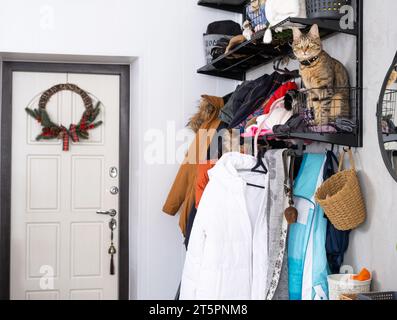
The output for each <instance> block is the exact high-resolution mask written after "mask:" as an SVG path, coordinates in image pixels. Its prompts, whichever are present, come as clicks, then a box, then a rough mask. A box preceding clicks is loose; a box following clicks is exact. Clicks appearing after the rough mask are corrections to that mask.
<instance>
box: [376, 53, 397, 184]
mask: <svg viewBox="0 0 397 320" xmlns="http://www.w3.org/2000/svg"><path fill="white" fill-rule="evenodd" d="M377 115H378V134H379V143H380V148H381V150H382V156H383V160H384V162H385V164H386V167H387V168H388V170H389V172H390V174H391V175H392V176H393V178H394V179H395V180H396V181H397V54H396V56H395V58H394V61H393V63H392V65H391V66H390V69H389V70H388V72H387V75H386V78H385V82H384V83H383V87H382V91H381V95H380V97H379V103H378V112H377Z"/></svg>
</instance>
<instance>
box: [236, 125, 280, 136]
mask: <svg viewBox="0 0 397 320" xmlns="http://www.w3.org/2000/svg"><path fill="white" fill-rule="evenodd" d="M258 130H259V128H258V127H257V126H251V127H249V128H247V131H246V132H244V133H243V134H241V136H242V137H243V138H252V137H255V135H256V133H257V132H258ZM268 134H273V130H269V129H262V130H261V133H260V134H259V136H260V137H263V136H265V135H268Z"/></svg>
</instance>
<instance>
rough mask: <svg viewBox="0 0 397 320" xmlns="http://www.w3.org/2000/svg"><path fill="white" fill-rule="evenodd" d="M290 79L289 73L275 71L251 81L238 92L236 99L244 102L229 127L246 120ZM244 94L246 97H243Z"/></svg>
mask: <svg viewBox="0 0 397 320" xmlns="http://www.w3.org/2000/svg"><path fill="white" fill-rule="evenodd" d="M289 79H290V76H288V75H283V74H279V73H278V72H273V73H272V74H271V75H268V74H265V75H263V76H262V77H260V78H258V79H256V80H253V81H251V83H250V84H249V86H247V87H246V88H245V87H244V89H242V90H239V91H238V92H237V95H238V96H237V97H236V98H235V99H236V101H243V103H242V104H240V105H239V106H238V109H237V110H236V112H235V114H234V117H233V120H232V121H231V122H230V123H229V128H230V129H232V128H235V127H237V126H238V125H239V124H240V123H242V122H243V121H244V120H246V119H247V118H248V117H249V116H250V115H251V114H253V113H254V112H255V111H256V110H258V109H259V108H260V106H261V105H262V104H263V103H264V102H265V101H266V100H267V99H268V98H269V97H270V96H271V94H273V93H274V91H276V90H277V89H278V88H279V87H280V86H281V85H282V84H283V82H285V81H287V80H289ZM247 90H248V93H247ZM240 91H241V92H240ZM240 95H241V96H240ZM243 96H244V98H242V97H243ZM236 104H238V102H236Z"/></svg>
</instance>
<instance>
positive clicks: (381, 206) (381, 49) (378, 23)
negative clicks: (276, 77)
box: [249, 0, 397, 291]
mask: <svg viewBox="0 0 397 320" xmlns="http://www.w3.org/2000/svg"><path fill="white" fill-rule="evenodd" d="M395 12H397V1H395V0H381V1H373V0H365V5H364V34H365V35H364V106H363V107H364V147H363V148H362V149H357V150H354V152H355V159H356V163H357V165H358V168H359V176H360V180H361V183H362V188H363V189H364V194H365V199H366V205H367V209H368V219H367V221H366V223H365V224H364V225H363V226H361V227H359V228H358V229H356V230H354V231H353V232H352V234H351V238H350V239H351V242H350V246H349V250H348V253H347V255H346V257H345V264H347V265H351V266H353V268H354V271H355V272H359V271H360V270H361V268H363V267H365V268H367V269H369V270H370V271H373V274H374V282H373V290H395V291H396V290H397V276H396V274H395V270H397V182H395V181H394V180H393V178H392V177H391V176H390V175H389V172H388V171H387V169H386V166H385V165H384V163H383V160H382V156H381V152H380V148H379V144H378V136H377V122H376V106H377V102H378V99H379V95H380V90H381V87H382V84H383V81H384V78H385V76H386V73H387V71H388V69H389V67H390V65H391V63H392V61H393V58H394V55H395V53H396V49H397V19H396V15H395ZM354 41H355V40H354V38H352V37H351V36H347V35H337V36H335V37H333V38H330V39H328V40H326V41H325V43H324V46H325V49H326V50H327V51H328V52H329V53H330V54H331V55H332V56H333V57H335V58H338V59H339V60H340V61H342V62H343V63H344V64H345V65H346V66H347V68H348V69H349V72H350V75H351V79H352V80H354V79H355V75H354V68H355V65H354V63H355V62H354V57H355V42H354ZM291 67H292V64H291ZM295 67H296V65H295ZM271 70H272V68H271V67H270V68H269V67H267V68H262V69H259V70H255V71H254V72H252V73H251V74H250V75H249V77H250V78H255V77H257V76H259V75H260V74H263V72H264V71H268V72H271ZM352 83H354V82H352ZM326 147H327V145H324V144H316V145H314V146H312V147H310V150H312V151H321V150H324V149H325V148H326ZM328 147H329V146H328Z"/></svg>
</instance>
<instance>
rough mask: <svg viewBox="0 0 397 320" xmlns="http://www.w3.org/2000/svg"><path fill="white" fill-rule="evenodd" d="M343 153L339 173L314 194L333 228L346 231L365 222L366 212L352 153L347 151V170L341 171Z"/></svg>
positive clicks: (343, 153)
mask: <svg viewBox="0 0 397 320" xmlns="http://www.w3.org/2000/svg"><path fill="white" fill-rule="evenodd" d="M345 153H346V151H343V152H342V154H341V156H340V161H339V171H338V173H337V174H335V175H333V176H332V177H331V178H330V179H328V180H326V181H325V182H324V183H323V184H322V185H321V186H320V188H319V189H318V190H317V192H316V201H317V203H318V204H319V205H320V206H321V207H322V208H323V209H324V212H325V214H326V216H327V217H328V219H329V220H330V221H331V223H332V224H333V225H334V227H335V228H336V229H338V230H342V231H347V230H352V229H354V228H357V227H358V226H359V225H360V224H362V223H363V222H364V221H365V218H366V211H365V204H364V199H363V196H362V193H361V188H360V183H359V181H358V177H357V173H356V166H355V163H354V159H353V153H352V151H351V150H349V151H348V154H349V158H350V166H351V168H350V169H349V170H343V171H342V166H343V160H344V157H345Z"/></svg>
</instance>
